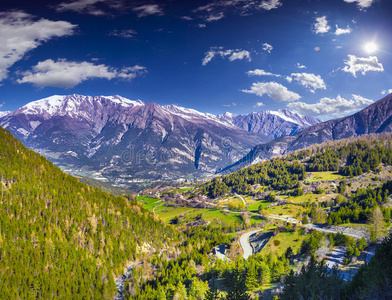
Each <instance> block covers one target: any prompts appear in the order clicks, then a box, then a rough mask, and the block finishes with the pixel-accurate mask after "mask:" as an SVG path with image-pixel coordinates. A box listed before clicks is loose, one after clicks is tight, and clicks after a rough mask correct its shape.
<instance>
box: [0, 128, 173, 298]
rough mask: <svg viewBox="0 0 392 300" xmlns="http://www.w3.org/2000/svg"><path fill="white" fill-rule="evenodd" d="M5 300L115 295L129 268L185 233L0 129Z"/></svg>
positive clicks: (0, 263)
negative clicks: (83, 179) (69, 171)
mask: <svg viewBox="0 0 392 300" xmlns="http://www.w3.org/2000/svg"><path fill="white" fill-rule="evenodd" d="M0 180H1V184H0V188H1V201H0V286H1V296H0V297H1V298H2V299H53V298H58V299H71V297H72V295H76V294H77V295H78V297H79V298H80V299H102V298H105V299H110V298H113V297H114V295H115V294H116V285H115V282H114V276H119V275H121V274H123V271H124V265H126V264H127V263H129V262H131V261H134V260H136V259H138V258H141V257H142V256H143V255H146V253H145V252H143V251H142V250H141V249H147V250H149V251H152V252H153V251H154V248H155V249H156V250H159V249H162V248H163V247H165V246H167V245H168V244H169V243H172V242H175V241H177V240H178V239H179V238H180V237H179V234H178V232H177V231H175V230H174V229H172V228H171V227H169V226H166V225H164V224H163V223H162V222H160V221H158V220H156V219H154V218H153V215H152V214H151V213H149V212H147V211H145V210H144V209H142V208H141V207H140V206H139V205H138V204H137V203H136V201H135V200H134V199H128V198H126V197H120V196H113V195H111V194H108V193H104V192H102V191H101V190H99V189H95V188H92V187H90V186H88V185H87V184H83V183H81V182H80V181H79V180H77V179H76V178H74V177H72V176H70V175H67V174H65V173H64V172H62V171H61V170H60V169H59V168H57V167H55V166H54V165H53V164H52V163H51V162H49V161H48V160H46V159H45V158H44V157H42V156H40V155H38V154H37V153H35V152H33V151H30V150H28V149H26V148H25V147H24V146H23V145H22V143H21V142H19V141H18V140H17V139H16V138H14V137H13V136H12V134H11V133H9V132H8V131H6V130H4V129H2V128H0Z"/></svg>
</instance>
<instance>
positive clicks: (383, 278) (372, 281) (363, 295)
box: [343, 234, 392, 299]
mask: <svg viewBox="0 0 392 300" xmlns="http://www.w3.org/2000/svg"><path fill="white" fill-rule="evenodd" d="M343 296H344V298H346V299H391V298H392V234H391V235H389V236H388V237H386V238H385V239H384V240H383V242H382V243H381V244H380V245H378V246H377V248H376V252H375V255H374V256H373V258H372V259H371V260H370V262H369V263H368V264H365V265H363V266H362V267H361V268H360V269H359V270H358V272H357V273H356V274H355V276H354V277H353V279H352V281H351V282H349V283H348V286H347V288H346V289H344V290H343Z"/></svg>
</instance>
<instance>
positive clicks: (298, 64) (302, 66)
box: [297, 63, 306, 69]
mask: <svg viewBox="0 0 392 300" xmlns="http://www.w3.org/2000/svg"><path fill="white" fill-rule="evenodd" d="M297 68H298V69H306V66H304V65H301V64H300V63H297Z"/></svg>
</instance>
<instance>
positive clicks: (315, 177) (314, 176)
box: [306, 172, 347, 182]
mask: <svg viewBox="0 0 392 300" xmlns="http://www.w3.org/2000/svg"><path fill="white" fill-rule="evenodd" d="M309 174H311V177H310V178H308V179H306V181H310V182H312V181H322V180H343V179H345V178H347V176H343V175H340V174H338V173H337V172H310V173H309Z"/></svg>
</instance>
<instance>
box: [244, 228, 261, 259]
mask: <svg viewBox="0 0 392 300" xmlns="http://www.w3.org/2000/svg"><path fill="white" fill-rule="evenodd" d="M262 230H263V229H256V230H252V231H248V232H245V233H244V234H243V235H241V237H240V245H241V247H242V250H244V259H248V257H249V256H251V255H252V254H253V250H252V247H251V245H250V244H249V237H250V236H251V235H252V234H254V233H256V232H259V231H262Z"/></svg>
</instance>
